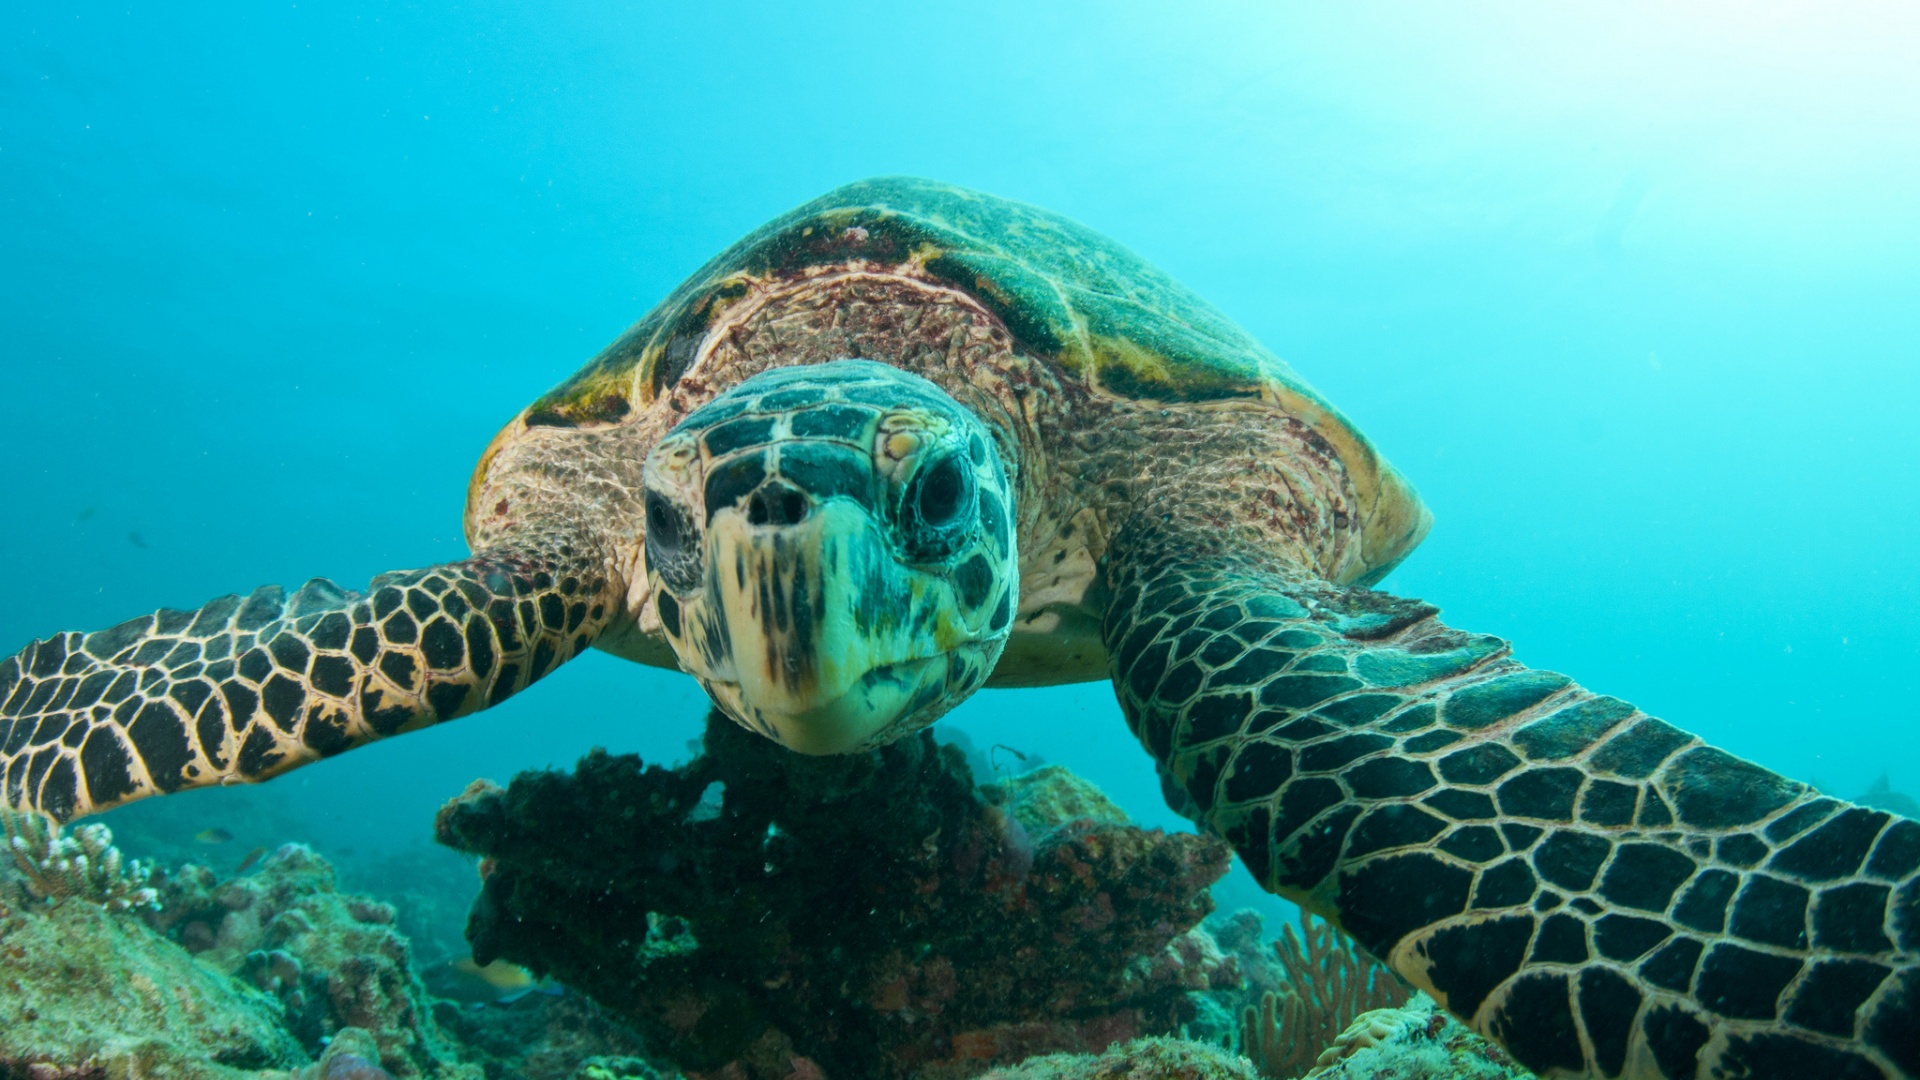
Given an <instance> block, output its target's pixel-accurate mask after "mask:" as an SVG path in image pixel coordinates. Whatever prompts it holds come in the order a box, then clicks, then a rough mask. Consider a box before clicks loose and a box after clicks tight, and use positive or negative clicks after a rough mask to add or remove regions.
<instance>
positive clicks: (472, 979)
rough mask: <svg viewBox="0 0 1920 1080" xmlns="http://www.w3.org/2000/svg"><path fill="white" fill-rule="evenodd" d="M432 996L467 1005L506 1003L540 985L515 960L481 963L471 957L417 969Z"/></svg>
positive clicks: (519, 997) (515, 999) (518, 998)
mask: <svg viewBox="0 0 1920 1080" xmlns="http://www.w3.org/2000/svg"><path fill="white" fill-rule="evenodd" d="M420 980H421V981H422V982H424V983H426V984H427V990H428V991H429V992H431V993H432V994H433V995H434V996H435V997H440V998H446V999H447V1000H449V1001H459V1002H464V1003H465V1004H468V1005H491V1004H502V1005H504V1004H506V1003H507V1002H510V1001H518V1000H520V999H521V998H523V997H526V996H527V995H528V994H531V993H533V992H534V991H535V990H538V989H540V982H539V980H537V979H535V978H534V977H533V973H532V972H531V971H528V970H527V969H526V968H523V967H521V966H520V965H518V964H511V963H508V962H507V961H505V960H495V961H494V962H493V963H491V964H487V965H485V966H484V967H483V966H481V965H479V964H476V963H474V962H473V958H472V957H462V958H460V959H458V960H445V961H442V962H440V963H438V964H435V965H433V966H432V967H430V968H428V969H427V970H425V971H423V972H421V973H420Z"/></svg>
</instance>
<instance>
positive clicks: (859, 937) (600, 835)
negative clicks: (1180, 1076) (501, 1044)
mask: <svg viewBox="0 0 1920 1080" xmlns="http://www.w3.org/2000/svg"><path fill="white" fill-rule="evenodd" d="M436 833H437V836H438V838H439V839H440V840H441V842H442V843H445V844H447V845H449V846H451V847H454V848H456V849H458V850H461V851H465V852H469V853H472V854H477V855H481V856H484V860H483V863H482V870H483V873H484V874H485V877H486V880H485V884H484V887H483V889H482V892H481V896H480V899H479V900H478V901H476V903H475V906H474V911H473V914H472V917H471V921H470V923H469V930H468V936H469V938H470V940H471V941H472V943H473V950H474V957H475V959H476V960H478V961H480V962H482V963H485V962H489V961H491V960H493V959H495V958H497V957H504V958H506V959H509V960H512V961H513V962H515V963H519V964H523V965H525V966H527V967H529V968H531V969H533V970H534V971H535V972H536V973H540V974H547V973H551V974H552V975H554V976H555V977H557V978H558V979H559V980H561V981H562V982H564V983H565V984H567V985H568V986H570V987H573V988H576V989H578V990H580V991H582V992H584V993H586V994H588V995H590V996H591V997H593V998H594V999H595V1000H597V1001H599V1002H601V1003H602V1004H604V1005H606V1006H608V1007H609V1008H611V1009H612V1010H613V1011H614V1012H615V1013H616V1014H617V1015H619V1016H621V1017H622V1018H624V1019H627V1020H629V1021H631V1022H632V1023H633V1024H634V1025H635V1026H636V1027H637V1028H638V1029H639V1030H640V1031H641V1032H642V1033H643V1034H644V1035H645V1036H647V1038H648V1039H649V1041H650V1044H651V1045H654V1046H656V1047H658V1048H660V1049H662V1050H663V1051H664V1052H666V1053H667V1054H668V1056H670V1057H672V1058H673V1059H674V1060H676V1061H678V1062H679V1063H680V1064H681V1065H682V1067H683V1068H685V1069H687V1070H688V1072H689V1074H690V1075H694V1076H696V1077H727V1078H729V1080H761V1078H768V1080H771V1078H779V1080H785V1078H788V1077H791V1076H799V1077H812V1076H821V1077H827V1076H831V1077H899V1076H908V1075H915V1076H921V1077H925V1078H927V1080H940V1078H943V1077H949V1076H951V1077H962V1076H972V1075H977V1074H978V1073H980V1072H982V1071H985V1070H986V1069H987V1068H990V1067H992V1066H994V1065H996V1064H1003V1063H1008V1062H1013V1061H1018V1060H1020V1059H1022V1058H1025V1057H1028V1056H1031V1055H1033V1054H1037V1053H1047V1052H1053V1051H1061V1050H1066V1051H1076V1052H1084V1051H1097V1050H1100V1049H1103V1048H1105V1047H1107V1046H1109V1045H1111V1044H1113V1043H1115V1042H1119V1041H1124V1040H1127V1039H1131V1038H1135V1037H1138V1036H1142V1035H1149V1034H1161V1033H1169V1032H1173V1031H1176V1030H1178V1029H1179V1027H1180V1025H1181V1024H1182V1023H1184V1022H1185V1021H1187V1020H1188V1019H1189V1018H1191V1017H1192V1015H1193V1013H1194V1004H1193V1002H1192V1001H1191V1000H1190V999H1189V997H1188V994H1187V991H1189V990H1202V989H1206V988H1208V987H1210V986H1214V985H1216V984H1218V985H1221V986H1225V985H1238V982H1239V977H1238V975H1237V973H1236V972H1235V971H1234V965H1233V964H1232V962H1231V961H1230V960H1228V959H1227V958H1225V957H1224V956H1222V955H1221V954H1220V952H1219V950H1218V949H1217V948H1215V947H1214V946H1213V942H1212V939H1211V938H1209V937H1208V936H1207V935H1205V934H1204V933H1201V932H1195V931H1194V927H1195V925H1196V924H1197V923H1198V922H1199V920H1200V919H1201V918H1203V917H1204V916H1205V915H1206V913H1207V911H1208V909H1209V908H1210V906H1211V898H1210V897H1209V895H1208V892H1207V888H1208V886H1209V885H1211V884H1212V883H1213V882H1214V881H1216V880H1218V879H1219V877H1220V876H1221V875H1222V874H1223V873H1224V872H1225V870H1226V867H1227V860H1228V852H1227V849H1226V848H1225V847H1224V845H1222V844H1220V843H1219V842H1218V841H1216V840H1213V839H1211V838H1204V837H1200V836H1194V835H1191V834H1175V835H1166V834H1163V833H1161V832H1159V831H1157V830H1144V829H1140V828H1137V827H1135V826H1133V825H1130V824H1127V823H1126V822H1125V819H1124V817H1123V816H1122V815H1120V813H1119V811H1118V810H1117V808H1115V807H1114V806H1113V804H1112V803H1111V802H1108V801H1107V800H1106V799H1105V797H1104V796H1101V795H1099V793H1098V792H1096V791H1094V790H1093V789H1091V788H1090V787H1089V786H1088V785H1086V784H1084V783H1083V782H1080V781H1078V780H1077V779H1075V778H1073V777H1072V776H1071V774H1069V773H1067V772H1066V771H1065V770H1062V769H1057V768H1048V769H1040V770H1037V771H1034V772H1031V773H1026V774H1023V775H1021V776H1018V777H1014V778H1012V779H1010V780H1007V781H1003V782H999V783H994V784H990V785H989V786H987V787H985V788H981V789H976V788H975V787H974V785H973V782H972V777H971V775H970V773H969V770H968V768H967V766H966V764H965V762H964V761H963V759H962V755H961V753H960V752H959V751H958V750H953V749H945V748H941V747H939V746H938V745H937V744H936V743H935V742H934V741H933V739H932V736H931V735H929V734H926V733H922V734H921V735H919V736H916V737H912V738H908V739H904V740H901V741H900V742H898V743H895V744H893V745H891V746H888V747H885V748H883V749H881V750H877V751H874V752H872V753H868V754H862V755H849V756H842V757H831V758H809V757H803V756H801V755H797V754H794V753H792V752H791V751H788V750H786V749H784V748H782V747H780V746H778V745H777V744H775V743H773V742H771V741H769V740H766V739H763V738H760V737H758V736H755V735H752V734H750V733H748V732H745V731H743V730H741V729H739V728H738V727H736V726H735V725H734V724H733V723H731V722H730V721H728V720H725V719H724V718H720V717H718V715H717V714H715V715H714V716H712V717H710V718H709V722H708V727H707V732H706V736H705V740H704V753H702V754H700V755H698V756H696V757H695V758H694V759H693V760H691V761H689V762H688V763H686V764H685V765H682V766H678V767H675V768H672V769H665V768H660V767H658V766H655V767H643V765H642V763H641V762H640V760H639V759H638V758H636V757H632V756H622V757H615V756H610V755H607V754H605V753H601V752H596V753H594V754H590V755H589V756H588V757H586V758H585V759H583V760H582V761H581V762H580V764H579V767H578V769H577V770H576V771H575V772H574V773H572V774H562V773H557V772H539V773H528V774H523V775H521V776H520V777H517V778H516V779H515V780H514V781H513V783H512V784H511V785H510V786H509V787H507V788H504V789H502V788H499V787H496V786H493V785H489V784H477V785H475V786H474V787H472V788H470V789H469V790H468V791H467V792H466V793H465V794H464V795H462V796H460V797H459V798H457V799H455V800H454V801H453V802H451V803H449V804H448V805H447V806H446V808H444V809H443V810H442V811H441V814H440V817H439V820H438V823H437V829H436Z"/></svg>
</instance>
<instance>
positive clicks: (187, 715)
mask: <svg viewBox="0 0 1920 1080" xmlns="http://www.w3.org/2000/svg"><path fill="white" fill-rule="evenodd" d="M617 607H618V601H617V599H616V598H615V596H614V595H613V592H612V590H611V588H610V585H609V581H608V575H607V573H606V572H605V570H604V569H603V568H600V567H597V566H592V567H590V566H588V565H584V562H583V561H582V560H578V559H574V558H571V557H568V556H563V555H547V554H531V555H529V554H524V553H520V552H494V553H487V554H482V555H478V556H475V557H473V558H471V559H468V560H466V561H464V562H458V563H449V564H447V565H444V566H436V567H431V568H429V569H425V570H413V571H406V572H402V573H394V574H384V575H382V576H380V577H378V578H376V579H374V581H373V584H372V587H371V588H370V590H369V592H368V594H367V595H364V596H363V595H360V594H357V593H350V592H347V591H346V590H343V589H341V588H339V587H338V586H336V585H334V584H333V583H332V582H329V581H324V580H321V579H317V578H316V579H315V580H313V581H310V582H308V583H307V584H306V585H305V586H304V587H302V588H301V589H300V590H299V591H297V592H295V593H293V594H292V595H291V596H289V595H287V594H286V593H285V592H284V591H283V590H281V589H279V588H277V587H269V588H264V589H260V590H257V591H255V592H254V593H253V594H252V595H251V596H246V597H240V596H226V597H222V598H220V599H218V600H215V601H213V602H211V603H209V604H207V605H206V606H205V607H202V608H201V609H199V610H198V611H172V610H162V611H158V612H155V613H154V614H152V615H146V616H142V617H140V618H137V619H133V620H131V621H128V622H125V623H122V624H120V625H119V626H116V627H113V628H112V629H109V630H101V631H97V632H95V633H91V634H88V633H64V634H56V635H54V636H53V637H50V638H48V639H46V640H45V641H39V642H35V643H34V644H32V645H29V646H27V648H26V649H24V650H22V651H21V652H20V653H19V655H17V656H14V657H11V658H8V659H6V660H0V778H3V782H4V789H0V790H3V794H0V802H4V803H5V804H6V805H10V806H12V807H14V808H16V809H21V810H38V811H41V812H43V813H46V814H49V815H51V816H53V817H55V818H58V819H61V820H66V819H70V818H75V817H80V816H83V815H86V814H90V813H94V812H96V811H99V810H104V809H106V808H108V807H110V806H115V805H118V804H120V803H124V802H129V801H131V800H134V799H138V798H142V797H144V796H146V795H151V794H155V793H167V792H173V791H178V790H180V789H182V788H190V787H201V786H205V785H208V784H217V783H235V782H250V781H256V780H264V779H266V778H268V777H271V776H275V775H278V774H279V773H282V772H285V771H287V770H288V769H292V768H295V767H297V766H300V765H304V764H306V763H308V762H311V761H315V760H318V759H320V758H323V757H328V756H331V755H333V754H337V753H339V752H341V751H343V750H348V749H351V748H353V747H355V746H358V745H360V744H362V743H365V742H370V741H372V740H374V739H379V738H384V737H386V736H388V735H395V734H399V733H400V732H403V731H410V730H413V729H415V728H419V727H424V726H426V725H428V724H433V723H437V722H439V721H441V720H449V719H452V718H453V717H456V716H460V715H463V714H465V713H470V712H474V711H476V710H479V709H483V708H486V707H487V706H489V705H494V704H497V703H499V702H500V701H502V700H503V699H505V698H506V697H508V696H509V695H511V694H513V693H515V692H516V691H518V690H520V689H522V688H523V687H525V686H527V685H528V684H530V683H531V682H533V681H534V680H535V679H538V678H540V677H541V676H543V675H545V674H546V673H547V672H549V671H551V670H553V668H555V667H556V666H558V665H559V664H561V663H563V662H564V661H566V660H569V659H572V658H573V657H574V656H576V655H578V654H579V653H580V652H581V650H583V649H585V648H586V647H587V646H588V645H589V644H591V643H592V641H593V638H594V637H595V635H597V634H598V633H599V632H600V631H601V629H603V628H604V627H605V626H606V625H607V622H608V620H609V619H610V618H611V617H612V614H613V612H614V611H615V609H616V608H617Z"/></svg>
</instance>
